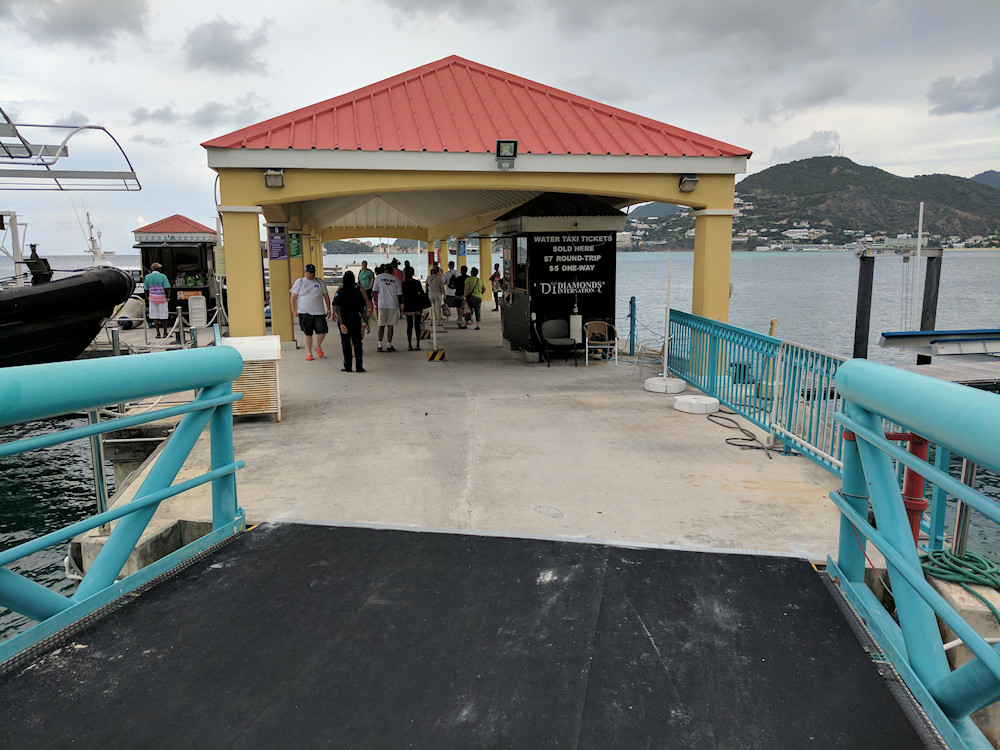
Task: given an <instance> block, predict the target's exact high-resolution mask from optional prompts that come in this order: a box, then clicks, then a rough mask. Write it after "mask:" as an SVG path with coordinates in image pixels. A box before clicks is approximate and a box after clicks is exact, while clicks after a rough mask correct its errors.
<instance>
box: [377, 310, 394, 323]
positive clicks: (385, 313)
mask: <svg viewBox="0 0 1000 750" xmlns="http://www.w3.org/2000/svg"><path fill="white" fill-rule="evenodd" d="M398 321H399V308H398V307H380V308H379V309H378V324H379V325H380V326H394V325H396V323H397V322H398Z"/></svg>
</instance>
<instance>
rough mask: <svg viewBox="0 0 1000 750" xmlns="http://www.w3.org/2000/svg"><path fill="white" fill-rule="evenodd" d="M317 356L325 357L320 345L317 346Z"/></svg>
mask: <svg viewBox="0 0 1000 750" xmlns="http://www.w3.org/2000/svg"><path fill="white" fill-rule="evenodd" d="M316 356H317V357H319V358H320V359H323V350H322V349H320V348H319V347H318V346H317V347H316Z"/></svg>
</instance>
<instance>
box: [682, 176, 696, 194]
mask: <svg viewBox="0 0 1000 750" xmlns="http://www.w3.org/2000/svg"><path fill="white" fill-rule="evenodd" d="M696 187H698V175H696V174H682V175H681V179H680V183H679V184H678V185H677V188H678V189H679V190H680V191H681V192H682V193H693V192H694V189H695V188H696Z"/></svg>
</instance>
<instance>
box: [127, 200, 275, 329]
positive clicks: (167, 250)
mask: <svg viewBox="0 0 1000 750" xmlns="http://www.w3.org/2000/svg"><path fill="white" fill-rule="evenodd" d="M132 236H133V237H134V239H135V244H134V245H133V247H134V248H135V249H136V250H138V251H139V257H140V258H141V262H142V272H143V273H144V274H146V273H149V271H150V267H151V266H152V265H153V263H159V264H160V265H161V266H163V268H162V269H161V272H162V273H164V274H166V277H167V279H169V280H170V289H169V292H168V295H167V300H168V303H169V307H170V314H171V319H172V318H173V315H174V313H175V312H176V310H177V308H178V307H179V308H181V310H182V311H183V313H184V314H185V315H187V314H188V300H190V299H191V298H192V297H196V296H202V297H205V298H206V301H207V308H208V310H209V311H210V312H209V314H211V311H212V310H213V309H214V308H215V306H216V300H217V299H218V298H219V297H220V295H221V291H220V289H219V286H218V281H217V279H216V273H215V271H216V261H215V253H214V250H215V246H216V244H218V234H217V233H216V231H215V230H214V229H211V228H210V227H207V226H205V225H204V224H199V223H198V222H197V221H194V220H192V219H189V218H187V217H186V216H181V215H180V214H174V215H173V216H168V217H167V218H166V219H160V220H159V221H154V222H153V223H152V224H147V225H146V226H144V227H140V228H139V229H135V230H133V231H132ZM257 257H258V259H259V258H260V245H259V244H258V250H257ZM257 265H261V264H260V261H259V260H258V262H257ZM218 270H219V271H220V273H221V274H223V275H224V271H223V270H222V269H218ZM262 314H263V313H262Z"/></svg>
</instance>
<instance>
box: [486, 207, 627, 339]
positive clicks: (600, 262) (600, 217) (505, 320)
mask: <svg viewBox="0 0 1000 750" xmlns="http://www.w3.org/2000/svg"><path fill="white" fill-rule="evenodd" d="M624 227H625V214H624V213H622V212H621V211H619V210H617V209H615V208H614V207H612V206H609V205H608V204H606V203H604V202H603V201H600V200H598V199H596V198H592V197H590V196H586V195H564V194H558V193H543V194H542V195H540V196H538V198H535V199H533V200H531V201H529V202H528V203H525V204H524V205H523V206H520V207H519V208H517V209H515V210H514V211H511V212H510V213H508V214H506V215H504V216H502V217H500V219H499V220H498V226H497V232H498V234H499V235H500V236H499V238H497V239H494V244H495V246H496V247H498V248H499V249H500V250H501V251H502V252H503V259H504V264H503V269H504V289H506V290H507V293H505V295H504V300H503V302H502V303H501V305H502V307H501V316H502V318H501V319H502V327H503V337H504V339H506V340H507V341H508V342H510V346H511V348H512V349H523V350H526V351H536V350H537V348H538V340H537V337H536V335H535V325H536V324H540V323H541V322H542V321H545V320H549V319H553V318H561V319H565V320H568V321H571V325H573V324H574V323H575V324H577V325H582V324H584V323H589V322H591V321H596V320H601V321H605V322H608V323H614V322H615V274H616V271H617V264H616V243H615V235H616V233H617V232H620V231H622V229H624ZM578 340H579V339H578Z"/></svg>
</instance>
